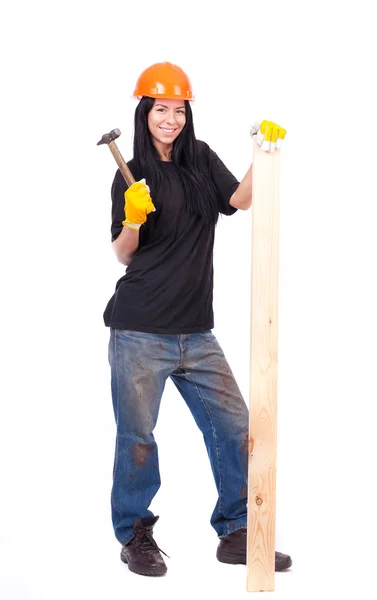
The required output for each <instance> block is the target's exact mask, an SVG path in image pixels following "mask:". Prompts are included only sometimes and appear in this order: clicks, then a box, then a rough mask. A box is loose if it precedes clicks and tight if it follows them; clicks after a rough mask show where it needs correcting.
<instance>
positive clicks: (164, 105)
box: [155, 103, 186, 110]
mask: <svg viewBox="0 0 377 600" xmlns="http://www.w3.org/2000/svg"><path fill="white" fill-rule="evenodd" d="M155 106H163V107H164V108H169V107H168V106H166V104H160V103H158V104H157V103H156V104H155ZM179 108H186V107H185V106H177V108H176V109H175V110H178V109H179Z"/></svg>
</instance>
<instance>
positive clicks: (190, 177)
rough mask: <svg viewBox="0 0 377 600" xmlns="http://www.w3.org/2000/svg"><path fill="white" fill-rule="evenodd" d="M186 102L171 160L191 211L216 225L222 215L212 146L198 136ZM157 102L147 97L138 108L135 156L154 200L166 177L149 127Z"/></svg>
mask: <svg viewBox="0 0 377 600" xmlns="http://www.w3.org/2000/svg"><path fill="white" fill-rule="evenodd" d="M184 102H185V108H186V123H185V126H184V127H183V129H182V131H181V133H180V134H179V136H178V137H177V138H176V139H175V140H174V142H173V150H172V155H171V160H172V162H173V163H174V164H175V166H176V168H177V170H178V173H179V176H180V178H181V182H182V185H183V189H184V192H185V199H186V206H187V209H188V210H189V212H191V213H192V214H193V215H199V216H201V217H202V218H203V219H204V221H205V222H206V223H207V224H208V225H216V223H217V221H218V218H219V209H218V192H217V190H216V187H215V186H214V184H213V182H212V181H211V178H210V175H209V152H210V149H209V146H208V145H207V144H205V143H204V142H200V141H198V140H197V139H196V137H195V133H194V124H193V118H192V111H191V106H190V103H189V101H188V100H185V101H184ZM153 105H154V99H153V98H150V97H149V96H143V97H142V99H141V100H140V102H139V104H138V106H137V107H136V110H135V124H134V126H135V132H134V156H133V158H134V161H135V166H136V171H137V173H138V175H140V177H144V178H145V179H146V181H147V184H148V185H149V187H150V189H151V196H152V201H153V193H156V192H157V190H158V188H159V186H160V185H161V181H162V177H163V175H162V174H163V165H161V160H160V157H159V154H158V152H157V149H156V148H155V147H154V145H153V142H152V135H151V133H150V131H149V128H148V113H149V111H150V110H151V108H152V107H153Z"/></svg>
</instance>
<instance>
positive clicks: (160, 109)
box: [156, 108, 165, 112]
mask: <svg viewBox="0 0 377 600" xmlns="http://www.w3.org/2000/svg"><path fill="white" fill-rule="evenodd" d="M156 111H157V112H164V111H165V109H164V108H157V109H156Z"/></svg>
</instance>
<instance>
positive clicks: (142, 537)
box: [137, 531, 170, 558]
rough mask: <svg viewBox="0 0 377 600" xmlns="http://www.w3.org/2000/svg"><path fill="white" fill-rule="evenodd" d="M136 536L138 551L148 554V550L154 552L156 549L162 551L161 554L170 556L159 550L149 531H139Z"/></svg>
mask: <svg viewBox="0 0 377 600" xmlns="http://www.w3.org/2000/svg"><path fill="white" fill-rule="evenodd" d="M137 537H138V540H137V542H138V546H139V548H140V552H142V553H143V554H148V553H150V552H154V551H155V550H158V551H159V552H162V554H165V556H167V557H168V558H170V556H168V554H166V553H165V552H164V551H163V550H161V548H159V547H158V545H157V544H156V541H155V540H154V539H153V537H152V534H151V533H149V532H148V531H143V532H141V533H140V534H139V535H138V536H137Z"/></svg>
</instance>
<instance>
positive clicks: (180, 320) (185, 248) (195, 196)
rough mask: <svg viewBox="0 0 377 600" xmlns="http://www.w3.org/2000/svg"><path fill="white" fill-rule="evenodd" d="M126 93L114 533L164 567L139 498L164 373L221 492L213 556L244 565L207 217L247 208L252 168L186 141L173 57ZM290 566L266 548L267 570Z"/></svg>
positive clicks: (149, 482)
mask: <svg viewBox="0 0 377 600" xmlns="http://www.w3.org/2000/svg"><path fill="white" fill-rule="evenodd" d="M134 95H135V96H136V97H139V98H140V102H139V104H138V106H137V108H136V111H135V135H134V157H133V159H132V160H131V161H130V162H129V163H128V166H129V168H130V170H131V172H132V173H133V175H134V177H135V180H139V181H137V183H134V184H133V185H131V186H130V187H129V188H128V189H127V185H126V184H125V182H124V180H123V177H122V175H121V173H120V172H119V171H117V173H116V175H115V178H114V181H113V185H112V190H111V191H112V202H113V205H112V226H111V232H112V242H113V247H114V251H115V253H116V256H117V258H118V260H119V261H120V262H121V263H122V264H124V265H126V266H127V270H126V274H125V275H124V276H123V277H121V279H120V280H119V281H118V282H117V284H116V289H115V293H114V295H113V297H112V298H111V300H110V301H109V303H108V305H107V307H106V310H105V313H104V320H105V324H106V326H108V327H110V343H109V362H110V366H111V389H112V398H113V407H114V414H115V420H116V424H117V439H116V451H115V460H114V470H113V488H112V494H111V507H112V521H113V526H114V532H115V536H116V538H117V539H118V540H119V542H120V543H121V544H122V551H121V559H122V560H123V561H124V562H125V563H127V564H128V567H129V569H130V570H132V571H134V572H135V573H139V574H143V575H162V574H164V573H166V570H167V569H166V564H165V562H164V559H163V558H162V556H161V554H160V551H159V548H158V546H157V544H156V542H155V540H154V538H153V527H154V524H155V523H156V521H157V520H158V518H159V517H158V516H154V515H153V513H152V512H151V511H150V510H149V509H148V507H149V505H150V503H151V502H152V499H153V497H154V496H155V494H156V492H157V491H158V489H159V487H160V483H161V482H160V475H159V466H158V452H157V445H156V442H155V439H154V436H153V430H154V428H155V426H156V422H157V417H158V412H159V406H160V401H161V396H162V393H163V390H164V386H165V382H166V380H167V378H168V377H170V378H171V379H172V381H173V382H174V384H175V385H176V387H177V388H178V390H179V391H180V393H181V394H182V396H183V398H184V400H185V401H186V403H187V405H188V407H189V409H190V410H191V412H192V415H193V417H194V419H195V421H196V423H197V425H198V427H199V428H200V429H201V431H202V433H203V436H204V440H205V444H206V448H207V452H208V456H209V460H210V463H211V468H212V472H213V476H214V479H215V483H216V486H217V490H218V493H219V498H218V501H217V504H216V506H215V508H214V511H213V514H212V516H211V525H212V526H213V528H214V529H215V531H216V533H217V535H218V537H219V538H220V543H219V546H218V550H217V558H218V559H219V560H220V561H222V562H228V563H233V564H237V563H244V564H246V526H247V508H246V506H247V505H246V502H247V497H246V494H247V467H248V464H247V463H248V460H247V459H248V418H249V417H248V410H247V406H246V404H245V401H244V399H243V398H242V395H241V392H240V390H239V388H238V385H237V383H236V381H235V379H234V376H233V373H232V371H231V369H230V367H229V365H228V363H227V360H226V358H225V356H224V353H223V351H222V349H221V347H220V345H219V343H218V341H217V340H216V338H215V336H214V335H213V334H212V332H211V329H212V328H213V327H214V319H213V308H212V299H213V297H212V293H213V245H214V235H215V226H216V223H217V221H218V218H219V214H223V215H232V214H234V213H235V212H236V211H237V209H241V210H242V209H243V210H246V209H248V208H249V207H250V205H251V177H252V173H251V167H250V169H249V170H248V172H247V173H246V175H245V177H244V178H243V180H242V181H241V182H240V183H239V182H238V181H237V179H236V178H235V177H234V176H233V175H232V174H231V173H230V172H229V171H228V169H227V168H226V167H225V165H224V164H223V163H222V162H221V160H220V159H219V157H218V156H217V155H216V154H215V152H213V151H212V150H211V149H210V148H209V146H208V145H207V144H205V143H204V142H200V141H198V140H196V138H195V134H194V127H193V120H192V112H191V107H190V100H192V98H193V96H192V90H191V85H190V81H189V79H188V77H187V75H186V74H185V73H184V72H183V71H182V69H180V68H179V67H177V66H175V65H172V64H170V63H159V64H155V65H152V66H151V67H149V68H148V69H146V70H145V71H144V72H143V73H142V74H141V76H140V77H139V80H138V82H137V85H136V89H135V92H134ZM275 129H276V126H275ZM283 131H284V130H283ZM268 146H269V144H268ZM147 184H148V185H147ZM161 552H162V551H161ZM290 565H291V559H290V557H289V556H287V555H282V554H280V553H276V570H282V569H285V568H288V567H289V566H290Z"/></svg>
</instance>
